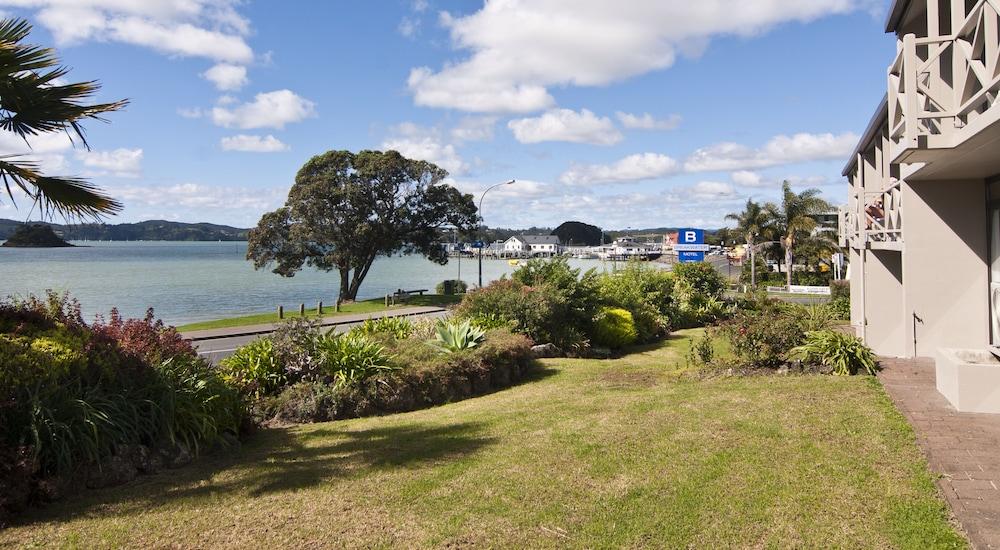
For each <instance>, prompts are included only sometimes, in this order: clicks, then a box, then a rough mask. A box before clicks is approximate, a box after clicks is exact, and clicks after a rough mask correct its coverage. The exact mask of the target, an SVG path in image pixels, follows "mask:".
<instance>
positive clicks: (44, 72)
mask: <svg viewBox="0 0 1000 550" xmlns="http://www.w3.org/2000/svg"><path fill="white" fill-rule="evenodd" d="M30 33H31V24H30V23H28V22H27V21H26V20H24V19H2V20H0V130H3V131H8V132H11V133H13V134H15V135H17V136H19V137H20V138H21V139H23V140H24V141H25V145H26V147H27V148H30V147H31V143H30V140H29V138H30V137H33V136H37V135H40V134H47V133H51V132H66V133H67V135H68V136H69V137H70V139H71V140H73V137H74V136H75V137H76V138H77V139H78V140H79V142H80V143H81V144H82V145H83V146H84V147H86V148H88V149H89V148H90V146H89V144H88V143H87V138H86V134H85V131H84V128H83V126H82V124H81V123H82V122H83V121H84V120H88V119H89V120H98V121H104V119H103V118H101V115H102V114H104V113H109V112H112V111H117V110H120V109H122V108H124V107H125V106H126V105H127V104H128V101H127V100H122V101H115V102H111V103H89V101H90V100H91V99H92V98H93V97H94V96H95V95H96V94H97V92H98V91H99V90H100V84H99V83H98V82H96V81H86V82H76V83H69V84H62V83H61V81H62V79H63V77H65V76H66V75H67V74H68V73H69V69H67V68H66V67H62V66H59V58H58V56H57V55H56V52H55V50H53V49H52V48H46V47H43V46H36V45H31V44H24V43H22V42H23V41H24V40H25V39H26V38H27V37H28V35H29V34H30ZM15 159H16V155H11V156H3V157H0V185H2V186H3V189H4V190H5V191H6V192H7V196H8V197H9V198H10V200H11V201H14V200H15V197H14V190H15V189H19V190H20V191H21V192H23V193H24V194H25V195H26V196H28V197H30V198H31V199H32V201H34V202H35V203H36V204H37V205H38V206H39V207H40V208H41V209H42V212H43V214H49V215H51V214H52V213H57V214H60V215H62V216H63V217H65V218H67V219H71V218H92V219H95V220H96V219H100V218H101V216H103V215H106V214H114V213H116V212H118V211H120V210H121V208H122V205H121V203H119V202H118V201H116V200H114V199H112V198H111V197H109V196H107V195H105V194H104V193H103V192H101V191H100V189H98V188H97V187H96V186H94V185H93V184H91V183H89V182H87V181H86V180H83V179H79V178H72V177H53V176H46V175H44V174H42V173H41V172H40V167H39V166H38V164H37V163H35V162H31V161H28V160H21V161H18V160H15Z"/></svg>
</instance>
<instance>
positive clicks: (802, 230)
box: [765, 181, 833, 286]
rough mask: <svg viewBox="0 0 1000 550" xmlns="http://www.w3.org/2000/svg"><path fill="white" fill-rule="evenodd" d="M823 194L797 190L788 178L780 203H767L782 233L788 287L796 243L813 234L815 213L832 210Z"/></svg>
mask: <svg viewBox="0 0 1000 550" xmlns="http://www.w3.org/2000/svg"><path fill="white" fill-rule="evenodd" d="M820 193H821V192H820V190H819V189H806V190H805V191H802V192H801V193H795V192H794V191H792V186H791V184H789V183H788V181H785V182H782V184H781V204H780V205H777V204H774V203H768V204H767V206H766V207H765V208H766V210H767V211H768V214H769V215H770V216H771V218H772V219H773V220H774V227H775V229H776V230H777V232H778V234H779V235H780V236H781V248H782V250H784V252H785V271H786V284H788V285H789V286H791V284H792V265H793V262H794V261H795V245H796V243H798V242H799V240H801V239H805V238H809V237H810V236H812V234H813V231H814V230H815V229H816V225H817V222H816V216H818V215H820V214H823V213H825V212H829V211H830V210H832V209H833V207H832V206H831V205H830V203H828V202H826V201H825V200H823V199H821V198H820V196H819V195H820Z"/></svg>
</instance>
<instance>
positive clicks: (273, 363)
mask: <svg viewBox="0 0 1000 550" xmlns="http://www.w3.org/2000/svg"><path fill="white" fill-rule="evenodd" d="M219 372H220V373H221V374H222V377H223V379H224V380H225V381H226V382H227V383H229V384H231V385H232V386H233V387H235V388H238V389H239V390H240V391H241V392H243V393H244V394H246V395H250V396H253V397H260V396H263V395H272V394H274V393H277V392H278V390H280V389H281V388H283V387H284V386H285V385H286V384H287V383H288V378H287V376H286V374H285V368H284V365H282V363H281V361H280V360H279V358H278V354H277V353H276V352H275V349H274V342H273V341H272V340H271V339H270V338H258V339H256V340H254V341H252V342H250V343H248V344H246V345H243V346H241V347H240V348H238V349H237V350H236V351H235V352H233V354H232V355H230V356H229V357H226V358H225V359H223V360H222V361H220V362H219Z"/></svg>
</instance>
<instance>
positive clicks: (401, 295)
mask: <svg viewBox="0 0 1000 550" xmlns="http://www.w3.org/2000/svg"><path fill="white" fill-rule="evenodd" d="M424 292H428V289H426V288H418V289H415V290H403V289H401V288H400V289H397V290H396V292H394V293H393V294H392V301H393V303H396V302H397V301H399V302H401V303H404V304H405V303H406V300H407V299H409V297H410V296H413V295H414V294H418V295H420V296H423V295H424Z"/></svg>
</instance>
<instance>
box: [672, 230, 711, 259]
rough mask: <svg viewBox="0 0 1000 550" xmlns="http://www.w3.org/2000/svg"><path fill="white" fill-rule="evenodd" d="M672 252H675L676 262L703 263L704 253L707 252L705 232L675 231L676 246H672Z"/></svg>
mask: <svg viewBox="0 0 1000 550" xmlns="http://www.w3.org/2000/svg"><path fill="white" fill-rule="evenodd" d="M674 250H675V251H677V260H678V261H679V262H681V263H690V262H704V261H705V252H708V245H707V244H705V230H704V229H679V230H677V244H675V245H674Z"/></svg>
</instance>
